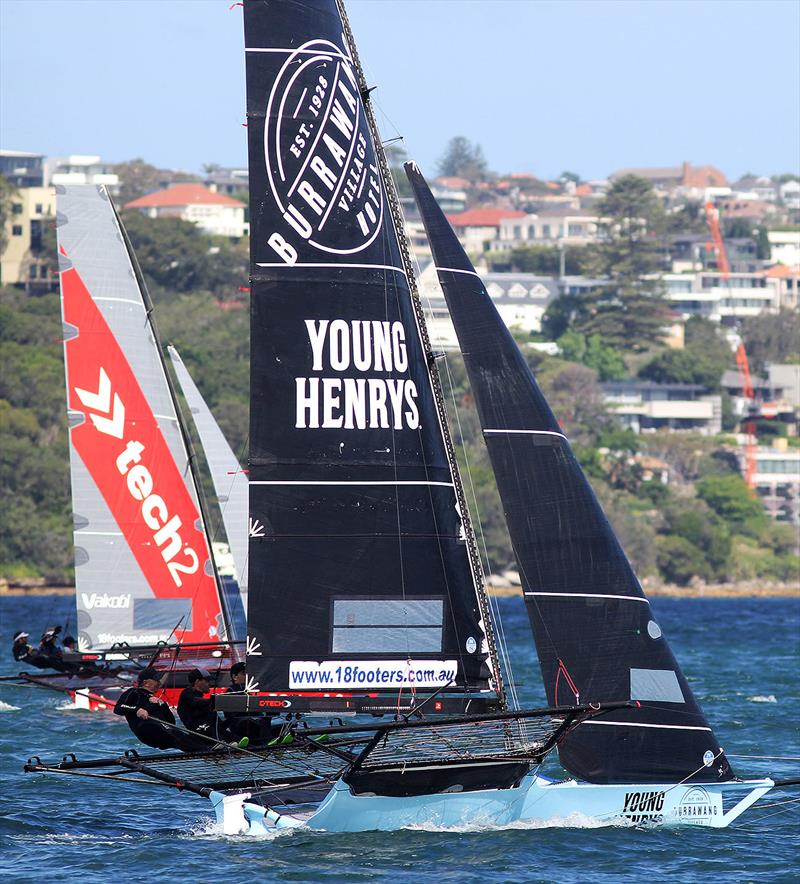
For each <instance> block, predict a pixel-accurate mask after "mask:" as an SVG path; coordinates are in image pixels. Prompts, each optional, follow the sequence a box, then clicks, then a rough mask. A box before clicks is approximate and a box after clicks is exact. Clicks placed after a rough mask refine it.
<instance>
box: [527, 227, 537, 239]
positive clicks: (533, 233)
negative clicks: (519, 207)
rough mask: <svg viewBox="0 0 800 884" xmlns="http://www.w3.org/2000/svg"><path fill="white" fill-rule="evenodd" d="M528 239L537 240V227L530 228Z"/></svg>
mask: <svg viewBox="0 0 800 884" xmlns="http://www.w3.org/2000/svg"><path fill="white" fill-rule="evenodd" d="M528 239H536V227H534V225H533V224H530V225H529V226H528Z"/></svg>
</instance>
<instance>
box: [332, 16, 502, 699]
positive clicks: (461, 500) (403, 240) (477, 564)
mask: <svg viewBox="0 0 800 884" xmlns="http://www.w3.org/2000/svg"><path fill="white" fill-rule="evenodd" d="M337 6H338V7H339V15H340V16H341V19H342V25H343V30H344V36H345V40H346V41H347V45H348V49H349V51H350V55H351V57H352V59H353V67H354V68H355V72H356V76H357V78H358V82H359V85H360V87H361V95H362V98H363V101H364V110H365V113H366V118H367V123H368V125H369V128H370V130H371V132H372V138H373V141H374V144H375V153H376V156H377V158H378V163H379V165H380V167H381V177H382V179H383V183H384V187H385V188H386V194H387V196H388V199H389V207H390V209H391V217H392V223H393V225H394V232H395V236H396V237H397V242H398V244H399V246H400V253H401V255H402V259H403V266H404V267H405V271H406V279H407V280H408V286H409V289H410V294H411V302H412V305H413V307H414V317H415V320H416V325H417V332H418V334H419V336H420V339H421V341H422V347H423V352H424V353H425V359H426V363H427V369H428V376H429V378H430V385H431V389H432V390H433V397H434V402H435V405H436V413H437V416H438V420H439V428H440V432H441V434H442V437H443V439H444V444H445V450H446V452H447V459H448V461H449V464H450V474H451V476H452V478H453V485H454V487H455V491H456V497H457V498H458V505H459V511H460V516H461V524H462V527H463V530H464V536H465V538H466V543H467V550H468V551H469V564H470V569H471V571H472V582H473V586H474V589H475V596H476V598H477V601H478V607H479V608H480V612H481V619H482V625H483V632H484V636H485V639H486V643H487V648H488V651H489V659H490V660H491V668H492V672H493V673H494V685H495V690H496V692H497V695H498V697H499V699H500V703H501V705H502V707H503V708H506V704H507V699H506V695H505V688H504V685H503V676H502V672H501V669H500V660H499V656H498V652H497V641H496V638H495V631H494V621H493V618H492V614H491V609H490V606H489V599H488V597H487V594H486V581H485V578H484V573H483V565H482V563H481V556H480V552H479V550H478V543H477V539H476V536H475V528H474V526H473V524H472V517H471V515H470V510H469V506H468V505H467V498H466V495H465V493H464V484H463V482H462V480H461V472H460V470H459V468H458V462H457V460H456V454H455V448H454V446H453V440H452V436H451V434H450V426H449V423H448V420H447V409H446V407H445V402H444V393H443V391H442V383H441V379H440V377H439V370H438V368H437V366H436V357H435V355H434V354H433V348H432V347H431V343H430V337H429V335H428V328H427V324H426V322H425V314H424V311H423V309H422V303H421V301H420V297H419V291H418V289H417V280H416V273H415V271H414V263H413V260H412V256H411V247H410V244H409V242H408V237H407V236H406V232H405V223H404V219H403V215H402V212H401V209H400V200H399V198H398V194H397V187H396V185H395V182H394V177H393V175H392V172H391V169H390V168H389V162H388V160H387V157H386V151H385V150H384V147H383V142H382V140H381V137H380V131H379V129H378V123H377V120H376V119H375V112H374V109H373V106H372V101H371V99H370V89H369V84H368V83H367V81H366V77H365V76H364V70H363V68H362V66H361V61H360V59H359V55H358V49H357V47H356V42H355V38H354V37H353V32H352V29H351V27H350V21H349V19H348V17H347V11H346V10H345V8H344V3H343V2H342V0H337Z"/></svg>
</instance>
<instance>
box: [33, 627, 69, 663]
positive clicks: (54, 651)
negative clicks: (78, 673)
mask: <svg viewBox="0 0 800 884" xmlns="http://www.w3.org/2000/svg"><path fill="white" fill-rule="evenodd" d="M59 632H61V627H60V626H51V627H50V628H49V629H45V631H44V632H43V633H42V640H41V641H40V642H39V654H40V655H41V656H42V658H43V659H45V660H47V664H46V665H47V666H49V667H50V668H51V669H57V670H58V671H59V672H72V671H73V670H74V668H75V667H73V666H70V665H68V664H66V663H64V659H63V656H62V654H61V648H59V647H58V645H57V644H56V638H57V637H58V634H59Z"/></svg>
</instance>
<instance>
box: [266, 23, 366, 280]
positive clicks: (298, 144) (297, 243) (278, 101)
mask: <svg viewBox="0 0 800 884" xmlns="http://www.w3.org/2000/svg"><path fill="white" fill-rule="evenodd" d="M264 157H265V160H266V168H267V179H268V182H269V187H270V190H271V192H272V195H273V197H274V198H275V203H276V212H275V217H274V228H273V230H272V231H271V232H270V233H269V234H268V238H267V242H268V244H269V245H270V246H271V247H272V249H273V250H274V251H275V252H276V253H277V255H278V256H279V257H280V258H281V260H283V261H285V262H286V263H287V264H294V263H295V262H296V261H297V256H298V253H299V251H300V249H302V248H304V244H306V243H307V244H308V245H309V246H312V247H313V248H314V249H316V250H318V251H321V252H326V253H329V254H334V255H350V254H353V253H355V252H359V251H361V250H362V249H365V248H366V247H367V246H368V245H369V244H370V243H371V242H372V241H373V240H374V239H375V237H376V236H377V235H378V231H379V230H380V226H381V221H382V218H383V190H382V188H381V183H380V175H379V172H378V163H377V161H376V158H375V152H374V149H373V146H372V140H371V137H370V132H369V127H368V125H367V121H366V118H365V115H364V108H363V105H362V102H361V96H360V90H359V87H358V81H357V80H356V77H355V72H354V71H353V66H352V62H351V61H350V59H349V58H347V57H346V56H344V55H343V54H342V52H341V50H340V49H339V48H338V47H337V46H336V45H335V44H333V43H331V42H329V41H328V40H312V41H311V42H309V43H306V44H304V45H303V46H301V47H300V48H299V49H297V50H296V51H295V52H293V53H292V54H291V55H290V56H289V58H288V59H287V60H286V62H285V63H284V65H283V67H282V68H281V69H280V71H279V72H278V75H277V77H276V78H275V83H274V85H273V87H272V92H271V93H270V97H269V102H268V104H267V114H266V124H265V128H264Z"/></svg>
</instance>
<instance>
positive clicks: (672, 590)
mask: <svg viewBox="0 0 800 884" xmlns="http://www.w3.org/2000/svg"><path fill="white" fill-rule="evenodd" d="M644 590H645V593H646V594H647V596H648V597H650V598H655V597H657V596H662V597H663V596H666V597H671V598H684V599H714V598H717V599H720V598H729V599H739V598H742V599H743V598H798V597H800V584H795V583H767V584H764V585H762V586H758V585H754V582H753V583H751V582H747V583H718V584H717V583H709V584H700V585H694V586H676V585H674V584H669V583H664V584H659V585H654V586H647V585H645V586H644ZM487 592H488V594H489V595H490V596H494V597H496V598H506V597H509V596H521V595H522V587H521V586H489V587H487ZM74 594H75V587H74V586H31V587H26V586H8V585H6V586H2V585H0V598H29V597H39V596H71V595H74Z"/></svg>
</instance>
